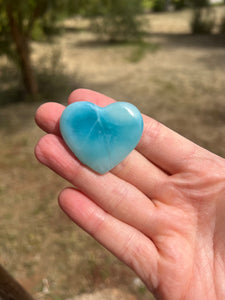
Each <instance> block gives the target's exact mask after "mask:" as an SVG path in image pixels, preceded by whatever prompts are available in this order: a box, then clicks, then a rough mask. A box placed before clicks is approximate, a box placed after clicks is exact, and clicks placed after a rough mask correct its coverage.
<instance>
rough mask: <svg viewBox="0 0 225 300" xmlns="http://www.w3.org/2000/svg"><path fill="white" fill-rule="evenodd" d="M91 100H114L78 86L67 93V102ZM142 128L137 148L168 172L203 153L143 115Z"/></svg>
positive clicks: (103, 103)
mask: <svg viewBox="0 0 225 300" xmlns="http://www.w3.org/2000/svg"><path fill="white" fill-rule="evenodd" d="M85 100H86V101H91V102H93V103H95V104H97V105H99V106H105V105H108V104H110V103H112V102H114V101H115V100H113V99H111V98H109V97H107V96H104V95H102V94H100V93H97V92H94V91H91V90H86V89H78V90H75V91H74V92H72V93H71V95H70V96H69V100H68V101H69V103H72V102H75V101H85ZM143 120H144V131H143V135H142V138H141V140H140V142H139V144H138V145H137V147H136V149H137V150H138V151H139V152H140V153H141V154H143V155H144V156H145V157H146V158H147V159H148V160H150V161H151V162H152V163H153V164H155V165H157V166H158V167H159V168H161V169H162V170H164V171H165V172H167V173H169V174H175V173H178V172H181V171H184V170H186V169H187V168H188V165H189V162H190V159H191V158H192V157H194V156H199V155H202V154H203V152H204V149H202V148H201V147H199V146H197V145H196V144H194V143H192V142H191V141H189V140H188V139H186V138H184V137H182V136H181V135H179V134H178V133H176V132H174V131H173V130H171V129H169V128H167V127H166V126H164V125H162V124H160V123H158V122H157V121H155V120H153V119H151V118H150V117H148V116H146V115H143Z"/></svg>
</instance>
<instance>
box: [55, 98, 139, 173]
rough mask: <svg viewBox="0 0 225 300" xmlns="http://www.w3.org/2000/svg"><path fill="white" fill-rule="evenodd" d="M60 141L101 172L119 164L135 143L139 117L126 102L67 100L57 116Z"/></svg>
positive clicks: (133, 108) (137, 137) (85, 162)
mask: <svg viewBox="0 0 225 300" xmlns="http://www.w3.org/2000/svg"><path fill="white" fill-rule="evenodd" d="M60 131H61V134H62V136H63V139H64V141H65V142H66V144H67V145H68V147H69V148H70V149H71V151H72V152H73V153H74V154H75V156H76V157H77V158H78V159H79V160H80V161H81V162H82V163H83V164H84V165H87V166H88V167H90V168H91V169H93V170H94V171H96V172H98V173H100V174H103V173H106V172H107V171H109V170H111V169H112V168H114V167H115V166H116V165H117V164H119V163H120V162H121V161H122V160H123V159H124V158H125V157H126V156H127V155H128V154H129V153H130V152H131V151H132V150H133V149H134V148H135V147H136V145H137V144H138V142H139V140H140V138H141V135H142V131H143V119H142V116H141V114H140V112H139V110H138V109H137V108H136V107H135V106H134V105H132V104H130V103H127V102H115V103H112V104H110V105H108V106H106V107H103V108H102V107H99V106H97V105H95V104H93V103H91V102H86V101H81V102H75V103H73V104H70V105H68V106H67V107H66V109H65V110H64V111H63V113H62V116H61V119H60Z"/></svg>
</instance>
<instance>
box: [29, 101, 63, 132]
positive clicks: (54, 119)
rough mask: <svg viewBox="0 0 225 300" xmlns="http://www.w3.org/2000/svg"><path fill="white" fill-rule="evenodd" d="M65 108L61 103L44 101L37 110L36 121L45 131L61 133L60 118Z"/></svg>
mask: <svg viewBox="0 0 225 300" xmlns="http://www.w3.org/2000/svg"><path fill="white" fill-rule="evenodd" d="M64 109H65V106H64V105H62V104H59V103H55V102H47V103H44V104H42V105H41V106H40V107H39V108H38V110H37V111H36V114H35V122H36V123H37V125H38V126H39V127H40V128H41V129H43V130H44V131H45V132H47V133H54V134H57V135H60V129H59V120H60V117H61V115H62V112H63V111H64Z"/></svg>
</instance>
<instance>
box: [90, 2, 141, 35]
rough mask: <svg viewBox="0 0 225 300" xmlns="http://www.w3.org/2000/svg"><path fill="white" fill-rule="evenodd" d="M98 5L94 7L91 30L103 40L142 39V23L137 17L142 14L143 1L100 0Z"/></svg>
mask: <svg viewBox="0 0 225 300" xmlns="http://www.w3.org/2000/svg"><path fill="white" fill-rule="evenodd" d="M95 1H96V0H95ZM96 4H97V3H95V5H94V6H93V9H94V10H95V11H94V13H93V14H92V15H94V18H92V22H91V29H92V30H93V31H94V32H95V33H97V34H98V35H99V36H100V37H101V38H104V39H107V40H109V41H127V40H137V39H140V35H141V21H140V19H138V18H137V15H138V14H139V13H141V12H142V3H141V1H139V0H99V1H98V5H96ZM89 15H91V10H89Z"/></svg>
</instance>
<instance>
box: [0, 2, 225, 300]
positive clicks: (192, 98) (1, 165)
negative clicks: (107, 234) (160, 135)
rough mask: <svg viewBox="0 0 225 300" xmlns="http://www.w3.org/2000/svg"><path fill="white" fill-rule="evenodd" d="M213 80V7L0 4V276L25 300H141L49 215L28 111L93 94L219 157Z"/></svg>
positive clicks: (79, 236) (115, 265)
mask: <svg viewBox="0 0 225 300" xmlns="http://www.w3.org/2000/svg"><path fill="white" fill-rule="evenodd" d="M224 70H225V1H222V0H221V1H220V0H212V1H207V0H195V1H194V0H193V1H191V0H114V1H112V0H87V1H84V0H65V1H59V0H48V1H44V0H36V1H35V0H29V1H12V0H0V138H1V146H0V264H1V265H3V266H4V267H5V268H6V269H7V270H8V271H9V272H10V274H12V275H13V276H14V277H15V278H16V279H17V280H18V281H19V282H20V283H21V284H22V285H23V286H24V287H25V288H26V289H27V290H28V291H29V293H30V294H32V295H33V297H34V298H35V299H53V300H61V299H67V300H68V299H70V300H71V299H74V300H75V299H76V300H79V299H80V300H81V299H83V300H84V299H89V300H92V299H99V300H100V299H103V300H110V299H121V300H122V299H128V300H129V299H130V300H135V299H136V300H137V299H144V300H145V299H153V297H152V296H151V295H150V293H149V292H148V291H147V290H146V288H145V287H144V285H143V284H142V283H141V281H140V280H139V279H138V278H137V276H136V275H135V274H134V273H133V272H132V271H130V270H129V269H128V268H127V267H126V266H124V265H123V264H122V263H121V262H119V261H118V260H117V259H116V258H114V257H113V256H112V255H111V254H109V253H108V252H107V251H106V250H104V249H103V248H102V247H101V246H100V245H98V244H97V243H96V242H95V241H94V240H93V239H92V238H90V237H89V236H88V235H87V234H85V233H84V232H83V231H81V230H80V229H79V228H78V227H77V226H76V225H74V224H72V222H70V220H68V218H67V217H66V216H65V215H64V214H63V213H62V212H61V211H60V209H59V208H58V205H57V196H58V193H59V192H60V190H61V189H62V188H64V187H65V186H67V183H66V182H65V181H64V180H62V179H61V178H59V177H58V176H57V175H55V174H53V172H51V171H50V170H48V169H47V168H45V167H44V166H41V165H39V164H38V162H37V161H36V160H35V158H34V154H33V149H34V146H35V144H36V142H37V141H38V139H39V138H40V137H41V136H42V135H43V133H42V132H41V131H40V130H39V129H38V128H37V126H36V125H35V123H34V114H35V111H36V109H37V108H38V106H39V105H40V104H41V103H44V102H47V101H57V102H60V103H63V104H66V101H67V97H68V95H69V93H70V92H71V91H72V90H74V89H76V88H79V87H83V88H89V89H93V90H96V91H99V92H101V93H104V94H107V95H108V96H110V97H113V98H115V99H116V100H119V101H128V102H131V103H133V104H135V105H136V106H137V107H138V108H139V109H140V110H141V111H142V112H143V113H145V114H147V115H149V116H151V117H153V118H155V119H157V120H158V121H160V122H162V123H164V124H165V125H167V126H168V127H170V128H172V129H173V130H175V131H177V132H179V133H180V134H182V135H184V136H186V137H187V138H189V139H191V140H192V141H194V142H196V143H197V144H199V145H201V146H203V147H205V148H207V149H208V150H210V151H212V152H214V153H216V154H218V155H220V156H222V157H225V96H224V95H225V73H224ZM87 100H88V99H87ZM146 263H147V262H146Z"/></svg>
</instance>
